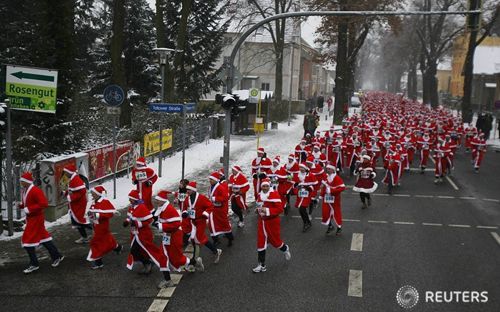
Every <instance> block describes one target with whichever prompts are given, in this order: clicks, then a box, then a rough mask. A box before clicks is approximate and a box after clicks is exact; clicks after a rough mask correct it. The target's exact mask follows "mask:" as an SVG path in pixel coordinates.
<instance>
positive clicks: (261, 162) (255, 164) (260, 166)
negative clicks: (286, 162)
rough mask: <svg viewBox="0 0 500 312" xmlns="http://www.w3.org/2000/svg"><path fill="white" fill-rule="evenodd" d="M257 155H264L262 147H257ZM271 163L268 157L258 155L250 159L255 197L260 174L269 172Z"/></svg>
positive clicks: (258, 186)
mask: <svg viewBox="0 0 500 312" xmlns="http://www.w3.org/2000/svg"><path fill="white" fill-rule="evenodd" d="M257 152H258V154H259V155H264V153H265V152H264V148H262V147H259V149H258V151H257ZM271 166H272V163H271V159H269V158H268V157H265V158H263V157H262V156H258V157H257V158H255V159H254V160H253V161H252V177H253V181H252V182H253V190H254V196H255V198H257V194H258V193H259V192H260V180H261V179H260V177H259V175H260V174H266V175H267V174H269V169H270V168H271Z"/></svg>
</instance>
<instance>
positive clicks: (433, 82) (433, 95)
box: [427, 62, 439, 108]
mask: <svg viewBox="0 0 500 312" xmlns="http://www.w3.org/2000/svg"><path fill="white" fill-rule="evenodd" d="M427 66H428V67H427V77H428V79H429V100H430V103H431V106H432V107H433V108H436V107H438V106H439V94H438V81H437V78H436V73H437V63H436V62H430V64H427Z"/></svg>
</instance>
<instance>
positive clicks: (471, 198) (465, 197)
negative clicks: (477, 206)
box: [459, 196, 476, 200]
mask: <svg viewBox="0 0 500 312" xmlns="http://www.w3.org/2000/svg"><path fill="white" fill-rule="evenodd" d="M459 198H460V199H470V200H474V199H476V198H475V197H467V196H464V197H459Z"/></svg>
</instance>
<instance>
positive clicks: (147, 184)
mask: <svg viewBox="0 0 500 312" xmlns="http://www.w3.org/2000/svg"><path fill="white" fill-rule="evenodd" d="M144 184H146V186H148V187H149V186H151V185H153V182H151V181H146V182H145V183H144Z"/></svg>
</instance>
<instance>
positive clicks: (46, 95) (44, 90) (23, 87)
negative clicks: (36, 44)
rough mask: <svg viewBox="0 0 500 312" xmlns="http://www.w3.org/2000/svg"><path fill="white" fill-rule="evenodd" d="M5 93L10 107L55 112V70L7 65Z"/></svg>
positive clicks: (39, 111)
mask: <svg viewBox="0 0 500 312" xmlns="http://www.w3.org/2000/svg"><path fill="white" fill-rule="evenodd" d="M5 93H6V94H7V96H8V97H9V99H10V105H11V106H10V107H11V109H16V110H27V111H35V112H38V113H51V114H55V113H56V105H57V70H53V69H45V68H34V67H24V66H17V65H7V66H6V84H5Z"/></svg>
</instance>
